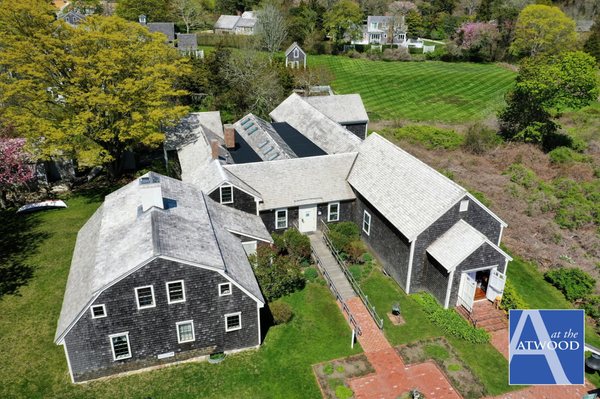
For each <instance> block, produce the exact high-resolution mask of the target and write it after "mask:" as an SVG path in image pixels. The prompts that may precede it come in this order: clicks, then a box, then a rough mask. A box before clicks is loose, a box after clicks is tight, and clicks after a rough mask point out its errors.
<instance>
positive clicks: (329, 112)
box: [304, 94, 369, 124]
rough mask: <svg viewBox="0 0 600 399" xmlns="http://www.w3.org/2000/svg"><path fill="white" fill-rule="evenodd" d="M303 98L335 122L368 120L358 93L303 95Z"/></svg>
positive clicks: (361, 121)
mask: <svg viewBox="0 0 600 399" xmlns="http://www.w3.org/2000/svg"><path fill="white" fill-rule="evenodd" d="M304 100H305V101H306V102H307V103H309V104H310V105H312V106H313V107H315V108H316V109H318V110H319V111H321V112H322V113H323V114H325V115H326V116H327V117H328V118H329V119H331V120H332V121H334V122H337V123H342V124H343V123H363V122H368V121H369V116H368V115H367V110H366V109H365V106H364V104H363V102H362V98H361V97H360V94H341V95H333V96H312V97H304Z"/></svg>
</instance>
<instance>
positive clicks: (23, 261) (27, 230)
mask: <svg viewBox="0 0 600 399" xmlns="http://www.w3.org/2000/svg"><path fill="white" fill-rule="evenodd" d="M39 224H40V218H39V217H36V216H35V215H30V214H17V213H15V211H14V210H2V211H0V300H1V299H2V298H3V297H4V296H5V295H16V294H18V293H19V288H20V287H21V286H23V285H26V284H27V283H28V281H29V280H30V279H31V278H32V277H33V274H34V267H33V266H31V265H28V264H27V258H28V256H29V255H31V254H32V253H33V252H34V251H35V250H36V249H37V248H38V246H39V245H40V244H41V243H42V241H44V240H45V239H47V238H48V237H49V234H47V233H42V232H39V231H36V227H37V226H38V225H39Z"/></svg>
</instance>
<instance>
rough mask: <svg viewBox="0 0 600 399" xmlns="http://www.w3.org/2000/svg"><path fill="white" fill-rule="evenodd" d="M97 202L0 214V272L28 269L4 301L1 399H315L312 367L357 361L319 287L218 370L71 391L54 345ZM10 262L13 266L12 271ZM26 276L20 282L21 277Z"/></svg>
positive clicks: (138, 377)
mask: <svg viewBox="0 0 600 399" xmlns="http://www.w3.org/2000/svg"><path fill="white" fill-rule="evenodd" d="M100 201H101V196H97V195H94V196H91V197H90V196H87V197H84V196H76V197H72V198H70V199H68V200H67V204H68V205H69V208H68V209H62V210H54V211H46V212H41V213H37V214H31V215H27V216H20V217H16V216H15V215H14V212H0V221H1V222H2V223H1V224H0V233H2V234H0V249H2V250H3V251H2V252H0V265H1V266H5V264H11V265H17V266H16V267H15V268H14V272H13V273H11V274H10V275H7V274H4V270H3V269H0V273H2V274H0V278H2V279H9V278H13V277H16V275H17V274H19V273H20V272H18V271H19V270H25V269H27V268H28V267H31V268H33V276H32V277H31V278H30V279H29V280H28V281H27V284H26V285H24V286H22V287H21V289H20V293H19V294H18V295H5V296H2V297H0V398H3V399H4V398H11V399H12V398H26V399H33V398H61V399H68V398H78V399H79V398H140V399H143V398H177V399H180V398H183V399H185V398H190V399H191V398H315V399H316V398H320V397H321V393H320V391H319V388H318V386H317V382H316V380H315V377H314V374H313V372H312V367H311V366H312V365H313V364H315V363H320V362H323V361H326V360H331V359H335V358H340V357H346V356H349V355H353V354H356V353H360V352H362V349H361V348H360V345H355V346H354V349H350V335H351V331H350V328H349V327H348V324H347V323H346V321H345V320H344V318H343V316H342V314H341V312H340V311H339V308H338V306H337V305H336V303H335V301H334V299H333V296H332V295H331V293H330V292H329V290H328V289H327V287H326V286H325V285H321V284H319V283H309V284H308V285H307V286H306V288H304V289H303V290H302V291H299V292H295V293H294V294H292V295H289V296H287V297H285V298H284V299H283V300H284V301H286V302H287V303H289V304H290V305H291V306H292V309H293V311H294V317H293V319H292V320H291V321H290V322H289V323H288V324H285V325H279V326H275V327H272V328H271V329H270V330H269V331H268V333H267V336H266V339H265V342H264V344H263V345H262V346H261V347H260V349H259V350H256V351H249V352H245V353H240V354H236V355H231V356H228V357H227V358H226V359H225V361H223V362H222V363H220V364H209V363H207V362H199V363H187V364H182V365H177V366H172V367H167V368H164V369H160V370H155V371H150V372H144V373H140V374H134V375H130V376H126V377H117V378H111V379H107V380H102V381H96V382H91V383H87V384H78V385H74V384H71V381H70V378H69V374H68V368H67V362H66V359H65V355H64V352H63V348H62V347H60V346H57V345H55V344H54V342H53V341H54V333H55V331H56V322H57V320H58V316H59V313H60V309H61V305H62V300H63V294H64V290H65V284H66V280H67V276H68V273H69V266H70V264H71V255H72V251H73V248H74V245H75V239H76V235H77V231H78V230H79V228H80V227H81V226H82V225H83V224H84V223H85V221H86V220H87V219H88V218H89V217H90V216H91V215H92V213H93V212H94V211H95V210H96V209H97V207H98V206H99V205H100ZM13 261H14V262H13ZM20 274H22V275H25V274H26V273H24V272H21V273H20Z"/></svg>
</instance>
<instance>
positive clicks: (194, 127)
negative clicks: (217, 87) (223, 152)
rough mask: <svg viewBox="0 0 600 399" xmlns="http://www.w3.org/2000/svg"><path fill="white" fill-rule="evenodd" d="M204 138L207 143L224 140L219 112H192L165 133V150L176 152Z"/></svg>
mask: <svg viewBox="0 0 600 399" xmlns="http://www.w3.org/2000/svg"><path fill="white" fill-rule="evenodd" d="M202 137H204V138H205V139H206V140H207V141H210V140H211V139H218V140H219V142H222V140H223V138H224V137H223V125H222V124H221V114H220V113H219V111H211V112H192V113H190V114H188V115H186V116H185V117H183V118H181V121H179V123H178V124H177V125H175V126H173V127H170V128H168V129H167V130H166V131H165V144H164V145H165V148H166V149H167V150H176V149H179V148H181V147H183V146H185V145H186V144H189V143H192V142H194V141H196V140H198V139H199V138H202Z"/></svg>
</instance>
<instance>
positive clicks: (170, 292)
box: [167, 280, 185, 304]
mask: <svg viewBox="0 0 600 399" xmlns="http://www.w3.org/2000/svg"><path fill="white" fill-rule="evenodd" d="M167 302H168V303H169V304H172V303H179V302H185V284H184V283H183V280H177V281H169V282H168V283H167Z"/></svg>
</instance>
